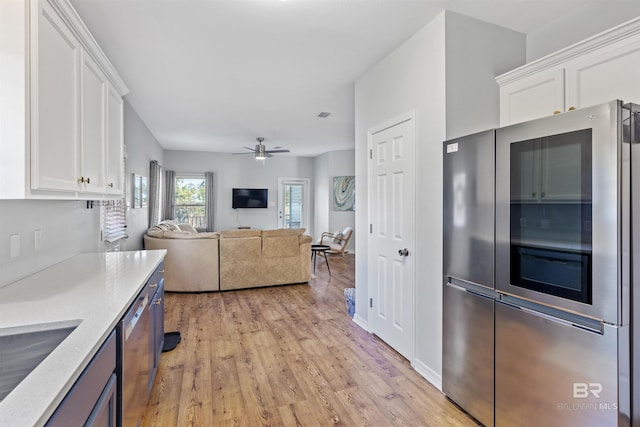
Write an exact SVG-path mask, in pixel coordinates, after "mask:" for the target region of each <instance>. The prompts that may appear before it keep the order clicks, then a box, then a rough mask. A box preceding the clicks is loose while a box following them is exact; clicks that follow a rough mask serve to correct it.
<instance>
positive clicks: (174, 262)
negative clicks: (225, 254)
mask: <svg viewBox="0 0 640 427" xmlns="http://www.w3.org/2000/svg"><path fill="white" fill-rule="evenodd" d="M219 237H220V236H219V234H218V233H198V232H197V231H196V230H195V229H194V228H193V227H192V226H191V225H190V224H178V223H177V222H175V221H162V222H161V223H160V224H158V225H155V226H153V227H151V228H150V229H149V230H147V234H146V235H145V236H144V247H145V249H166V250H167V256H166V257H165V260H164V289H165V291H176V292H204V291H217V290H219V289H220V271H219V268H218V266H219V261H218V251H219V245H218V239H219Z"/></svg>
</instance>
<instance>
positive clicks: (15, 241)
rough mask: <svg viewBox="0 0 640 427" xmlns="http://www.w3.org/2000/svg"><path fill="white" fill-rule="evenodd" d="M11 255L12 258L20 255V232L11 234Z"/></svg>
mask: <svg viewBox="0 0 640 427" xmlns="http://www.w3.org/2000/svg"><path fill="white" fill-rule="evenodd" d="M10 239H11V240H10V244H9V246H10V251H9V252H10V255H9V256H10V257H11V258H17V257H18V256H20V235H19V234H12V235H11V236H10Z"/></svg>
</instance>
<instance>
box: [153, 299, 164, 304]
mask: <svg viewBox="0 0 640 427" xmlns="http://www.w3.org/2000/svg"><path fill="white" fill-rule="evenodd" d="M161 302H162V298H158V299H157V300H155V301H154V302H153V303H154V304H155V305H160V303H161Z"/></svg>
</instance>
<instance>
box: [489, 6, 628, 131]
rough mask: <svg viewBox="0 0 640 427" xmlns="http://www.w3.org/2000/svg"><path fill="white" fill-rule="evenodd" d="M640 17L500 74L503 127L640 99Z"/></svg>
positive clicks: (501, 121)
mask: <svg viewBox="0 0 640 427" xmlns="http://www.w3.org/2000/svg"><path fill="white" fill-rule="evenodd" d="M638 75H640V17H638V18H635V19H633V20H631V21H628V22H626V23H624V24H621V25H619V26H617V27H614V28H611V29H610V30H607V31H604V32H602V33H600V34H598V35H596V36H593V37H590V38H588V39H586V40H583V41H581V42H579V43H576V44H574V45H572V46H569V47H567V48H565V49H562V50H560V51H558V52H555V53H552V54H550V55H547V56H545V57H544V58H541V59H538V60H536V61H533V62H531V63H529V64H526V65H523V66H522V67H519V68H516V69H515V70H512V71H509V72H507V73H505V74H502V75H500V76H498V77H497V78H496V81H497V82H498V85H499V86H500V126H507V125H511V124H514V123H521V122H524V121H528V120H534V119H538V118H541V117H545V116H550V115H553V114H560V113H564V112H566V111H572V110H575V109H577V108H584V107H590V106H593V105H598V104H601V103H605V102H609V101H612V100H614V99H625V100H628V101H631V102H640V84H632V83H633V82H637V80H638Z"/></svg>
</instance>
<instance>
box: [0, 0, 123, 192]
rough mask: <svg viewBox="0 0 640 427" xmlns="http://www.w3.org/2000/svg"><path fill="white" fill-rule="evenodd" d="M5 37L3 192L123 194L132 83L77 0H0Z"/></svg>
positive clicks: (0, 75)
mask: <svg viewBox="0 0 640 427" xmlns="http://www.w3.org/2000/svg"><path fill="white" fill-rule="evenodd" d="M0 40H2V43H1V44H0V49H1V52H2V56H1V57H2V59H0V61H2V62H1V63H0V65H1V67H0V69H1V71H0V85H1V86H2V92H3V100H2V102H1V104H0V120H1V121H2V122H3V123H4V124H3V129H2V130H0V137H1V138H0V152H2V157H3V159H2V168H0V199H23V198H37V199H101V198H113V197H121V196H122V194H123V187H124V186H123V184H122V183H123V182H124V175H123V174H124V170H123V168H122V152H123V144H124V141H123V132H122V123H123V109H122V105H123V104H122V97H123V96H124V95H125V94H126V93H127V92H128V89H127V87H126V85H125V84H124V82H123V81H122V79H121V78H120V77H119V76H118V74H117V72H116V71H115V69H114V68H113V66H112V65H111V63H110V62H109V60H108V58H107V57H106V56H105V54H104V53H103V52H102V50H101V49H100V47H99V46H98V44H97V42H96V41H95V39H94V38H93V36H92V35H91V33H90V32H89V31H88V29H87V27H86V26H85V25H84V23H83V22H82V20H81V19H80V17H79V16H78V14H77V13H76V11H75V10H74V9H73V7H72V6H71V4H70V3H69V1H68V0H30V1H29V0H25V1H11V2H5V1H0ZM25 70H26V72H25ZM116 156H118V157H119V159H118V161H116V160H115V157H116ZM5 166H6V167H5Z"/></svg>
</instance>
